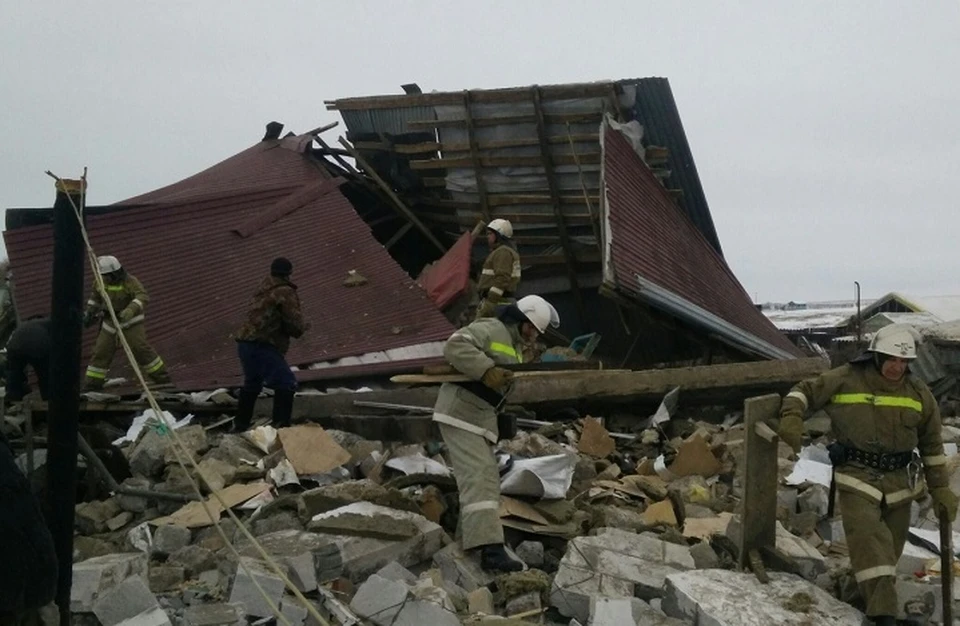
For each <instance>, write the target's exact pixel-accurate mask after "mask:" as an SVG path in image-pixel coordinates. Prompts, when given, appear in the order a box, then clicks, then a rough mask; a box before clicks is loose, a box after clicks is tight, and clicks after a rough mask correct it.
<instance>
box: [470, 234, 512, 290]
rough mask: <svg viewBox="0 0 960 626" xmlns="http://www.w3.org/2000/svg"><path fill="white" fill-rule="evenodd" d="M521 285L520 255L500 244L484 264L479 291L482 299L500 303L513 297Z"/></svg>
mask: <svg viewBox="0 0 960 626" xmlns="http://www.w3.org/2000/svg"><path fill="white" fill-rule="evenodd" d="M519 284H520V255H519V254H518V253H517V251H516V250H514V249H513V248H512V247H511V246H509V245H504V244H500V245H499V246H497V247H496V248H494V249H493V251H492V252H490V254H489V255H488V256H487V259H486V260H485V261H484V262H483V269H482V270H481V271H480V280H479V281H478V283H477V290H478V291H479V292H480V296H481V297H482V298H489V299H490V300H493V301H498V300H500V298H502V297H503V296H504V294H506V295H507V296H510V295H512V294H513V293H514V292H516V290H517V286H518V285H519Z"/></svg>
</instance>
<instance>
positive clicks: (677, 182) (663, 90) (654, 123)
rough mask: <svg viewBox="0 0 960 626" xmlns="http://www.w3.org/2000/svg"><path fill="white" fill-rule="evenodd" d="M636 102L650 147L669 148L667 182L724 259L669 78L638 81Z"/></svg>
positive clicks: (638, 117)
mask: <svg viewBox="0 0 960 626" xmlns="http://www.w3.org/2000/svg"><path fill="white" fill-rule="evenodd" d="M636 87H637V99H636V105H635V106H634V110H633V114H634V116H635V119H636V120H637V121H638V122H640V123H641V124H642V125H643V128H644V132H645V134H646V137H647V140H648V141H649V143H650V144H651V145H655V146H665V147H666V148H667V149H668V151H669V152H668V154H667V166H668V169H669V170H670V177H669V178H667V180H666V183H667V186H668V187H671V188H673V189H681V190H682V191H683V196H682V197H681V198H680V200H679V203H680V206H681V207H682V208H683V209H684V211H686V213H687V215H688V216H689V217H690V220H691V221H692V222H693V223H694V225H696V227H697V230H699V231H700V232H701V233H702V234H703V236H704V237H705V238H706V240H707V241H708V242H709V243H710V245H711V246H713V248H714V250H716V251H717V253H718V254H720V255H721V256H722V255H723V251H722V250H721V248H720V238H719V237H717V230H716V228H715V227H714V225H713V217H711V215H710V207H709V206H708V205H707V197H706V195H705V194H704V193H703V186H702V185H701V184H700V175H699V174H698V173H697V166H696V165H695V164H694V162H693V152H692V151H691V150H690V144H689V143H688V142H687V135H686V133H684V131H683V123H682V122H681V121H680V112H679V111H678V110H677V103H676V102H675V101H674V99H673V91H672V90H671V89H670V83H669V81H667V79H666V78H643V79H640V80H639V81H637V82H636Z"/></svg>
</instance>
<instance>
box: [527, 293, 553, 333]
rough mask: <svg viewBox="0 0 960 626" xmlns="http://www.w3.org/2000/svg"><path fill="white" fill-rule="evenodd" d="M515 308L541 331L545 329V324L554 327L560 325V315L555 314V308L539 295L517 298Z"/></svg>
mask: <svg viewBox="0 0 960 626" xmlns="http://www.w3.org/2000/svg"><path fill="white" fill-rule="evenodd" d="M517 308H518V309H520V312H521V313H523V314H524V315H526V316H527V319H528V320H530V323H531V324H533V325H534V326H536V327H537V330H538V331H540V332H541V333H543V332H545V331H546V330H547V326H553V327H554V328H556V327H557V326H559V325H560V315H559V314H557V310H556V309H555V308H553V305H552V304H550V303H549V302H547V301H546V300H544V299H543V298H541V297H540V296H524V297H523V298H520V299H519V300H517Z"/></svg>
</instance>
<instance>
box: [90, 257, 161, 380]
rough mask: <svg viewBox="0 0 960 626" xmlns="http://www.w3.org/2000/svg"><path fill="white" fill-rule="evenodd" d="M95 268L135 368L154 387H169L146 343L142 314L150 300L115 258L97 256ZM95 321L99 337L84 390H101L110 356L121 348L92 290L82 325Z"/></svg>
mask: <svg viewBox="0 0 960 626" xmlns="http://www.w3.org/2000/svg"><path fill="white" fill-rule="evenodd" d="M97 265H98V269H99V272H100V276H102V277H103V282H104V288H105V289H106V292H107V296H108V297H109V298H110V303H111V304H112V305H113V310H114V311H115V312H116V314H117V320H118V321H119V322H120V328H119V330H120V331H122V332H123V336H124V337H126V338H127V343H129V344H130V349H131V350H132V351H133V356H134V358H135V359H136V360H137V365H139V366H140V368H141V370H142V371H143V374H144V376H146V377H147V378H149V379H150V380H151V381H152V382H153V383H155V384H157V385H167V384H169V383H170V376H169V374H167V368H166V366H165V365H164V363H163V359H161V358H160V356H159V355H158V354H157V352H156V351H155V350H154V349H153V347H152V346H151V345H150V344H149V343H148V342H147V331H146V329H145V328H144V320H145V319H146V318H145V311H146V307H147V301H148V300H149V298H148V297H147V290H146V289H144V288H143V285H142V284H140V281H139V280H137V279H136V278H135V277H134V276H133V275H131V274H128V273H127V271H126V270H125V269H124V268H123V266H122V265H120V261H119V260H117V257H115V256H102V257H99V258H98V259H97ZM98 320H102V321H101V322H100V334H99V335H97V341H96V343H95V344H94V346H93V354H92V355H91V357H90V364H89V365H87V380H86V383H85V384H84V386H83V390H84V391H97V390H100V389H103V385H104V383H105V382H106V380H107V374H108V373H109V371H110V364H111V363H113V357H114V356H115V355H116V353H117V348H118V347H119V346H120V340H119V338H118V337H117V330H118V329H116V328H114V327H113V320H112V319H111V318H110V315H109V313H108V312H107V311H106V310H105V303H104V302H103V300H102V298H101V297H100V293H99V292H98V291H96V290H94V292H93V295H92V296H90V299H89V300H88V301H87V310H86V312H85V313H84V314H83V324H84V326H85V327H89V326H92V325H93V324H95V323H96V322H97V321H98Z"/></svg>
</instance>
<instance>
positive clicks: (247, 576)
mask: <svg viewBox="0 0 960 626" xmlns="http://www.w3.org/2000/svg"><path fill="white" fill-rule="evenodd" d="M240 560H241V561H242V563H243V565H245V566H246V570H245V569H244V568H243V567H241V565H240V564H238V565H237V575H236V576H235V577H234V579H233V587H232V588H231V590H230V600H229V602H230V603H231V604H239V605H241V606H243V608H244V610H245V611H246V613H247V614H248V615H253V616H254V617H267V616H270V615H273V614H274V613H273V609H271V608H270V605H269V604H267V601H266V600H265V599H264V597H263V595H261V593H260V591H259V590H258V589H257V587H256V585H255V584H254V582H253V580H254V579H256V581H257V582H258V583H259V584H260V587H261V588H262V589H263V591H264V593H265V594H266V595H267V597H269V598H270V600H271V601H272V602H273V604H274V606H278V607H279V605H280V598H282V597H283V590H284V584H283V580H282V579H281V578H279V577H278V576H277V575H276V574H274V573H273V572H272V571H271V570H270V568H269V566H268V565H267V564H266V563H264V562H263V561H258V560H257V559H252V558H250V557H241V559H240Z"/></svg>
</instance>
